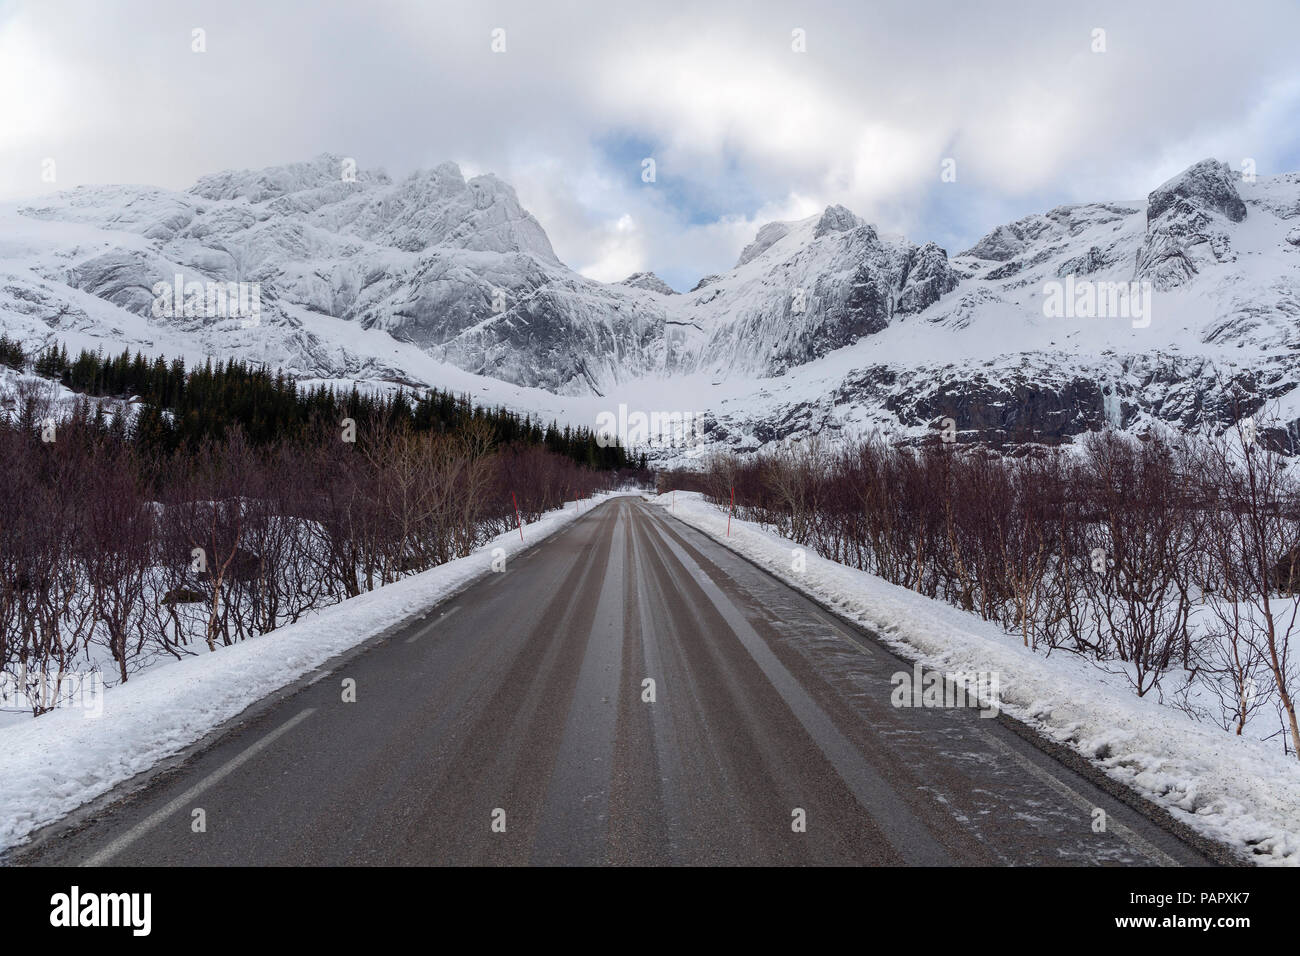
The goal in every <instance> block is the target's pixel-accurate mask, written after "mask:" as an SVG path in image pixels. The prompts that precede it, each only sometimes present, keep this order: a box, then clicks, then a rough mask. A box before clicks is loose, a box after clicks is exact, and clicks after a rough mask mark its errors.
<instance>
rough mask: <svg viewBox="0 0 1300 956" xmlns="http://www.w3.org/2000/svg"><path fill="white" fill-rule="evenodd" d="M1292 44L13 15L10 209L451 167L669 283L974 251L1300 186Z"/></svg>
mask: <svg viewBox="0 0 1300 956" xmlns="http://www.w3.org/2000/svg"><path fill="white" fill-rule="evenodd" d="M615 7H617V8H618V9H617V10H615V9H612V8H615ZM196 28H201V29H202V30H203V31H205V39H206V52H203V53H195V52H193V50H192V46H193V39H192V37H193V31H194V30H195V29H196ZM497 29H500V30H504V41H505V51H504V52H500V53H498V52H493V49H492V45H493V31H494V30H497ZM1098 29H1101V30H1104V31H1105V34H1104V44H1105V52H1094V51H1093V48H1094V46H1095V45H1097V42H1098V38H1097V36H1096V34H1095V33H1094V31H1096V30H1098ZM796 30H801V31H803V32H802V37H803V46H804V50H803V52H799V51H798V50H796V49H795V47H796V46H798V45H799V43H798V42H797V40H796V39H795V35H794V31H796ZM498 36H499V35H498ZM1298 39H1300V4H1298V3H1295V2H1293V0H1284V2H1277V3H1272V2H1260V0H1256V2H1252V3H1250V4H1246V5H1243V6H1233V5H1231V4H1224V3H1222V2H1213V3H1209V2H1205V3H1202V2H1190V0H1181V2H1178V3H1174V2H1166V3H1138V2H1134V0H1127V2H1121V3H1114V4H1110V3H1074V2H1071V3H1047V2H1043V0H1037V2H1027V3H1023V4H1021V3H1015V2H1006V0H999V2H991V0H990V2H986V3H975V2H966V0H954V2H925V0H901V2H897V3H867V2H861V0H858V2H853V3H848V2H843V0H841V2H839V3H835V2H830V3H824V4H809V3H805V2H799V3H767V2H753V0H751V2H744V3H736V4H724V3H710V2H705V0H693V2H681V3H678V2H675V0H643V2H639V3H623V2H619V3H615V2H613V0H603V2H592V3H553V2H546V0H523V2H492V0H471V2H463V3H462V2H440V0H425V2H412V3H399V2H391V0H348V2H335V0H312V2H309V3H303V4H289V3H283V2H276V0H254V2H244V0H219V2H186V0H159V2H147V0H140V2H131V0H117V2H111V3H108V2H102V0H100V2H96V0H87V2H72V0H67V2H65V0H31V2H28V0H0V199H15V198H27V197H32V196H37V195H39V194H41V193H43V192H48V191H51V190H53V189H66V188H71V187H73V186H76V185H78V184H82V183H110V182H130V183H150V184H154V185H159V186H165V187H170V188H185V187H187V186H188V185H190V184H191V183H192V182H193V181H194V180H195V179H196V178H197V177H198V176H199V175H201V174H204V173H208V172H214V171H217V170H220V169H226V168H232V167H237V168H247V167H263V166H268V165H275V164H278V163H284V162H290V161H293V160H298V159H307V158H310V157H312V156H315V155H317V154H319V153H322V152H332V153H337V154H340V155H344V156H351V157H355V158H356V160H357V163H358V165H359V166H360V167H362V168H367V167H382V168H384V169H386V170H387V171H388V173H389V174H390V175H393V176H395V177H401V176H405V175H406V174H408V173H410V172H411V171H412V170H413V169H415V168H417V167H421V166H431V165H435V164H437V163H439V162H442V161H444V160H447V159H451V160H455V161H456V162H458V163H460V165H461V168H462V170H464V172H465V174H466V175H467V176H468V175H473V174H475V173H479V172H488V171H491V172H495V173H497V174H498V175H499V176H501V177H502V178H503V179H505V180H507V181H508V182H510V183H511V184H513V185H514V186H515V188H516V189H517V190H518V192H519V195H520V198H521V200H522V201H523V203H524V205H525V206H526V207H527V208H529V209H530V210H531V211H532V212H533V213H534V214H535V215H536V216H537V218H538V219H539V220H540V221H541V223H542V225H543V226H544V227H545V228H546V230H547V232H548V234H549V235H550V237H551V242H552V244H553V245H554V247H555V250H556V252H557V254H558V255H559V256H560V258H561V259H563V260H564V261H565V262H566V263H568V264H569V265H570V266H572V267H573V268H575V269H578V270H580V271H581V272H583V273H585V274H587V275H589V276H592V277H593V278H597V279H601V280H615V279H619V278H622V277H624V276H626V275H628V274H629V273H631V272H635V271H641V270H653V271H655V272H657V273H659V274H660V275H661V276H662V277H663V278H665V279H666V280H667V281H668V282H669V283H670V284H672V285H674V286H675V287H677V288H679V289H681V288H689V287H690V286H692V285H694V283H695V281H696V280H697V279H698V278H699V277H700V276H701V275H704V274H707V273H709V272H717V271H722V270H724V269H727V268H729V267H730V266H732V265H733V264H734V262H735V258H736V255H737V254H738V252H739V251H740V249H741V248H742V247H743V246H744V244H745V243H746V242H748V241H749V240H750V239H751V238H752V237H753V233H754V231H755V230H756V229H757V227H758V226H760V225H761V224H762V223H764V222H768V221H770V220H773V219H792V218H799V217H802V216H807V215H810V214H812V213H814V212H816V211H819V210H820V209H821V208H823V207H825V206H826V205H828V204H830V203H842V204H843V205H845V206H848V207H849V208H850V209H852V210H853V211H854V212H856V213H858V214H859V215H861V216H863V217H865V218H867V219H868V220H870V221H872V222H874V223H876V224H877V225H878V226H879V227H880V228H881V230H882V231H885V232H901V233H904V234H906V235H908V236H909V237H910V238H912V239H914V240H917V241H922V240H925V239H934V240H935V241H937V242H939V243H940V244H941V245H943V246H945V247H946V248H947V249H948V250H949V251H950V252H956V251H960V249H962V248H965V247H966V246H968V245H969V244H970V243H971V242H973V241H974V240H975V239H976V238H978V237H979V236H980V235H982V234H983V233H984V232H986V231H988V229H990V228H992V227H993V226H995V225H997V224H999V223H1001V222H1004V221H1007V220H1009V219H1013V218H1017V217H1019V216H1021V215H1025V214H1027V213H1030V212H1037V211H1043V210H1046V209H1048V208H1051V207H1052V206H1055V205H1058V204H1060V203H1064V202H1072V201H1086V200H1097V199H1133V198H1138V197H1141V196H1144V195H1145V194H1146V193H1147V192H1149V191H1150V189H1151V188H1152V187H1153V186H1156V185H1158V184H1159V183H1160V182H1161V181H1163V180H1164V179H1166V178H1168V177H1169V176H1170V175H1173V174H1174V173H1176V172H1177V171H1179V170H1180V169H1182V168H1184V167H1186V166H1188V165H1190V164H1191V163H1193V162H1195V161H1196V160H1199V159H1202V158H1204V157H1206V156H1215V157H1217V158H1219V159H1222V160H1225V161H1228V162H1230V163H1231V164H1232V165H1233V166H1234V167H1237V168H1240V166H1241V163H1242V161H1243V160H1244V159H1250V160H1253V161H1254V163H1255V164H1256V167H1257V169H1258V172H1259V174H1261V175H1268V174H1272V173H1275V172H1282V171H1290V170H1296V169H1300V52H1298V50H1297V40H1298ZM51 158H52V159H54V160H55V170H56V174H57V181H56V183H55V184H53V185H51V184H48V183H45V182H43V181H42V178H41V172H42V168H43V166H42V162H43V161H44V160H46V159H51ZM647 158H652V159H654V161H655V181H654V182H653V183H646V182H643V181H642V171H643V168H644V166H643V160H645V159H647ZM949 158H950V159H952V160H954V161H955V170H956V181H955V182H943V181H942V179H941V172H942V170H943V163H944V160H945V159H949Z"/></svg>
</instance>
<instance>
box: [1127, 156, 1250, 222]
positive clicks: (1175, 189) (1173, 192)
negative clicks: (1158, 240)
mask: <svg viewBox="0 0 1300 956" xmlns="http://www.w3.org/2000/svg"><path fill="white" fill-rule="evenodd" d="M1238 176H1239V174H1238V173H1236V172H1234V171H1233V170H1232V168H1231V167H1230V166H1228V164H1227V163H1221V162H1219V161H1218V160H1216V159H1203V160H1201V161H1200V162H1199V163H1193V164H1192V165H1191V166H1188V167H1187V168H1186V169H1185V170H1183V171H1182V172H1181V173H1179V174H1178V175H1177V176H1174V177H1172V178H1171V179H1168V180H1166V181H1165V182H1164V183H1162V184H1161V185H1159V186H1157V187H1156V188H1155V189H1153V190H1152V191H1151V194H1150V195H1149V196H1148V197H1147V222H1153V221H1154V220H1156V219H1159V218H1160V217H1161V216H1162V215H1164V213H1165V212H1166V211H1168V210H1169V209H1170V208H1171V207H1173V206H1174V205H1175V204H1176V203H1178V202H1180V201H1181V202H1183V203H1186V204H1187V205H1188V206H1190V207H1193V208H1197V209H1206V210H1210V211H1212V212H1216V213H1218V214H1219V215H1221V216H1224V217H1226V218H1227V219H1229V220H1230V221H1232V222H1241V221H1242V220H1243V219H1245V218H1246V204H1245V203H1244V202H1242V199H1241V194H1240V193H1238V192H1237V185H1236V178H1237V177H1238Z"/></svg>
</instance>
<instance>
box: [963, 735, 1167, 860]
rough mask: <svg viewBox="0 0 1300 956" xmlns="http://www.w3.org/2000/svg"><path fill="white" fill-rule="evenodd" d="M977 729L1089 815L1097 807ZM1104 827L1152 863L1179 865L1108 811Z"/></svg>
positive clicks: (999, 741) (1023, 757)
mask: <svg viewBox="0 0 1300 956" xmlns="http://www.w3.org/2000/svg"><path fill="white" fill-rule="evenodd" d="M976 729H977V730H979V733H980V736H982V737H983V738H984V739H985V740H987V741H988V742H989V743H991V744H992V745H993V746H994V747H996V748H997V749H998V750H1000V751H1002V752H1003V753H1004V754H1006V755H1007V756H1008V757H1010V758H1011V759H1012V760H1014V761H1015V762H1016V763H1017V764H1019V765H1020V766H1021V767H1023V768H1024V769H1025V770H1027V771H1028V772H1029V773H1031V774H1033V775H1034V776H1035V777H1037V778H1038V779H1039V780H1041V781H1042V782H1043V783H1045V784H1047V785H1048V786H1049V787H1051V788H1052V789H1053V790H1055V791H1056V792H1057V793H1059V794H1060V795H1061V796H1063V797H1065V798H1066V799H1067V800H1069V801H1070V802H1071V803H1073V804H1074V805H1075V806H1076V807H1078V808H1079V809H1081V810H1083V811H1084V813H1086V814H1088V815H1089V816H1091V815H1092V811H1093V810H1094V809H1095V808H1096V804H1094V803H1093V802H1092V801H1091V800H1089V799H1088V798H1087V797H1085V796H1084V795H1083V794H1081V793H1079V791H1077V790H1075V789H1074V788H1073V787H1071V786H1070V785H1069V784H1068V783H1066V782H1065V781H1064V780H1060V779H1058V778H1057V777H1056V776H1054V775H1053V774H1051V773H1048V772H1047V771H1046V770H1044V769H1043V768H1042V767H1040V766H1038V764H1036V763H1034V762H1033V761H1032V760H1030V759H1029V758H1028V757H1026V756H1025V755H1024V754H1021V753H1017V752H1016V750H1015V749H1014V748H1013V747H1010V746H1008V745H1007V744H1006V743H1004V742H1003V741H1001V740H998V739H997V737H995V736H994V735H993V734H991V733H989V732H987V731H985V730H982V729H980V728H979V727H976ZM1106 830H1107V832H1109V833H1114V834H1115V835H1116V836H1118V837H1119V838H1120V839H1121V840H1123V841H1124V842H1125V843H1127V844H1128V845H1129V846H1130V847H1132V848H1133V849H1134V850H1137V852H1138V853H1140V854H1142V855H1143V856H1145V857H1146V858H1147V859H1148V860H1150V861H1151V862H1152V863H1155V864H1156V865H1157V866H1182V864H1181V863H1179V862H1178V861H1177V860H1175V859H1174V858H1173V857H1172V856H1170V855H1169V854H1168V853H1166V852H1165V851H1164V850H1162V849H1160V848H1159V847H1157V846H1155V845H1154V844H1153V843H1151V842H1150V841H1148V840H1147V839H1146V838H1145V837H1141V836H1139V835H1138V834H1136V833H1134V832H1133V831H1132V830H1130V829H1129V828H1128V827H1126V826H1124V824H1122V823H1120V822H1119V821H1118V820H1116V819H1114V817H1113V816H1111V815H1109V814H1108V815H1107V818H1106Z"/></svg>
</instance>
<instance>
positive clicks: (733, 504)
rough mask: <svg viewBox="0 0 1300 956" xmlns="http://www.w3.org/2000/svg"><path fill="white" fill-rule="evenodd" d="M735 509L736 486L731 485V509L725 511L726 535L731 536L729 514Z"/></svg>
mask: <svg viewBox="0 0 1300 956" xmlns="http://www.w3.org/2000/svg"><path fill="white" fill-rule="evenodd" d="M735 510H736V486H735V485H732V486H731V511H728V512H727V537H728V538H730V537H731V515H732V512H734V511H735Z"/></svg>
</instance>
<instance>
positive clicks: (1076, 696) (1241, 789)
mask: <svg viewBox="0 0 1300 956" xmlns="http://www.w3.org/2000/svg"><path fill="white" fill-rule="evenodd" d="M651 500H652V501H654V502H655V503H656V504H658V505H660V506H661V507H663V508H665V509H666V510H669V511H670V512H671V513H673V514H674V515H675V516H676V517H677V518H680V519H681V520H682V521H684V522H686V523H687V524H689V525H691V526H692V527H695V528H698V529H699V530H701V531H703V532H705V533H706V534H708V535H710V536H712V537H714V538H716V539H718V540H719V541H722V542H724V543H725V544H727V545H728V546H729V547H731V548H733V549H734V550H735V551H737V552H738V553H740V554H742V555H744V556H745V557H747V558H749V559H750V560H751V561H753V562H754V563H755V564H758V565H759V566H760V567H763V568H764V569H766V570H768V571H769V572H771V573H772V574H774V575H776V576H777V577H778V578H780V579H781V580H783V581H785V582H787V583H788V584H790V585H791V586H793V587H795V588H798V589H799V590H801V591H803V592H805V593H807V594H809V595H811V596H813V597H815V598H817V599H818V600H820V601H822V602H823V603H825V604H827V605H829V606H831V607H834V608H835V609H836V610H838V611H839V612H840V613H842V614H844V615H845V616H846V617H848V618H849V619H851V620H854V621H857V622H858V623H860V624H862V625H863V626H864V627H866V628H868V629H870V630H872V631H874V632H875V633H877V634H879V635H880V636H881V637H882V638H883V639H884V640H885V641H886V642H888V643H889V644H890V645H892V646H893V647H894V648H895V649H897V650H898V651H899V652H900V653H902V654H903V655H904V656H906V657H908V658H911V659H915V660H919V661H921V663H922V664H924V665H926V666H928V667H933V668H935V669H936V670H940V671H944V672H948V673H956V672H965V673H980V672H989V671H993V672H996V673H997V674H998V678H999V682H1000V683H999V691H1000V704H1001V706H1002V708H1003V709H1005V710H1006V711H1007V712H1008V713H1009V714H1011V715H1012V716H1014V717H1016V718H1018V719H1020V720H1022V721H1024V722H1025V723H1027V724H1029V725H1030V726H1032V727H1034V728H1035V729H1036V730H1038V731H1039V732H1040V733H1042V734H1043V735H1044V736H1046V737H1048V738H1049V739H1051V740H1055V741H1057V742H1059V743H1062V744H1064V745H1066V746H1068V747H1070V748H1072V749H1073V750H1075V751H1077V752H1078V753H1080V754H1081V755H1083V756H1084V757H1086V758H1088V759H1089V760H1091V761H1092V762H1093V763H1094V764H1095V765H1097V766H1098V767H1099V768H1101V769H1102V770H1104V771H1105V773H1107V774H1108V775H1109V776H1111V777H1112V778H1114V779H1115V780H1117V781H1119V782H1121V783H1123V784H1125V785H1127V786H1129V787H1131V788H1132V789H1134V790H1136V791H1138V792H1139V793H1141V794H1142V795H1143V796H1145V797H1147V798H1148V799H1149V800H1151V801H1152V802H1153V803H1156V804H1159V805H1160V806H1162V807H1164V808H1166V809H1167V810H1169V811H1170V813H1172V814H1173V815H1174V816H1175V817H1176V818H1178V819H1180V820H1182V821H1184V822H1185V823H1187V824H1188V825H1189V826H1192V827H1194V828H1195V829H1197V830H1199V831H1200V832H1201V833H1204V834H1205V835H1207V836H1209V837H1211V838H1213V839H1216V840H1219V841H1221V842H1224V843H1227V844H1228V845H1230V846H1231V847H1233V848H1234V849H1236V850H1238V851H1239V852H1240V853H1241V854H1242V855H1243V856H1244V857H1246V858H1248V859H1251V860H1253V861H1254V862H1257V863H1264V864H1273V865H1289V866H1300V761H1297V760H1296V759H1295V758H1294V757H1290V758H1288V757H1286V756H1284V755H1283V754H1282V753H1281V752H1280V751H1279V750H1278V749H1277V748H1276V746H1275V745H1266V744H1264V743H1262V742H1261V741H1258V740H1252V739H1249V738H1245V737H1237V736H1235V735H1232V734H1229V733H1226V732H1225V731H1223V730H1221V729H1219V728H1218V727H1215V726H1213V725H1207V724H1200V723H1197V722H1196V721H1194V720H1192V719H1191V718H1190V717H1188V716H1187V715H1185V714H1183V713H1182V712H1181V711H1177V710H1174V709H1172V708H1170V707H1167V706H1164V705H1162V704H1160V703H1158V702H1157V701H1155V700H1153V699H1150V698H1139V697H1137V696H1136V695H1135V694H1134V693H1133V691H1132V690H1131V689H1130V688H1129V687H1128V685H1127V684H1125V683H1124V682H1123V678H1122V677H1115V676H1113V675H1109V674H1106V673H1104V672H1102V671H1100V670H1098V669H1097V668H1096V667H1094V666H1093V665H1092V664H1090V663H1089V662H1088V661H1086V660H1084V659H1083V658H1080V657H1077V656H1075V655H1071V654H1066V653H1057V654H1055V655H1053V656H1051V657H1047V656H1045V655H1043V654H1036V653H1034V652H1032V651H1030V650H1028V649H1027V648H1025V647H1024V646H1023V645H1022V644H1021V639H1020V638H1019V637H1015V636H1013V635H1010V634H1008V633H1006V632H1005V631H1003V630H1002V629H1001V628H1000V627H998V626H997V625H996V624H993V623H991V622H988V621H983V620H981V619H980V618H978V617H976V616H975V615H973V614H968V613H966V612H964V611H960V610H958V609H957V608H954V607H951V606H950V605H948V604H944V603H943V602H941V601H935V600H932V599H930V598H927V597H923V596H922V595H919V594H916V593H915V592H913V591H909V590H907V589H906V588H902V587H899V586H897V585H894V584H890V583H888V582H887V581H885V580H883V579H882V578H879V577H876V576H875V575H873V574H869V573H867V572H865V571H858V570H855V569H853V568H849V567H846V566H844V565H842V564H838V563H836V562H834V561H830V560H828V559H825V558H821V557H819V556H817V555H816V554H814V553H813V552H812V551H807V554H806V558H805V561H806V567H805V570H804V571H802V572H796V571H794V570H792V566H793V561H792V552H793V550H794V549H795V548H798V547H799V546H798V545H796V544H794V543H793V542H790V541H788V540H786V539H785V538H781V537H779V536H778V535H776V534H774V533H772V532H768V531H765V530H763V529H762V528H760V527H759V526H758V525H757V524H754V523H752V522H748V521H740V520H738V519H735V518H733V519H732V521H731V536H730V537H727V535H726V530H727V515H726V514H725V513H724V512H722V511H720V510H719V509H718V508H716V507H714V506H713V505H710V504H709V503H708V502H706V501H704V500H703V498H702V497H701V496H700V495H699V494H697V493H693V492H689V493H688V492H680V491H679V492H677V493H676V495H675V506H674V503H673V502H674V496H673V495H672V493H669V494H666V495H661V496H659V497H658V498H652V499H651ZM805 550H806V549H805Z"/></svg>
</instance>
